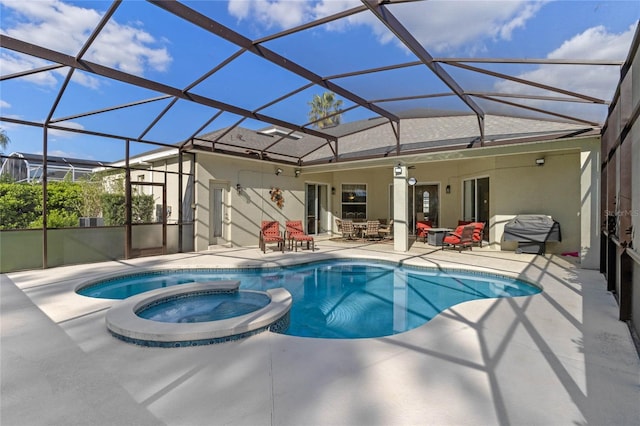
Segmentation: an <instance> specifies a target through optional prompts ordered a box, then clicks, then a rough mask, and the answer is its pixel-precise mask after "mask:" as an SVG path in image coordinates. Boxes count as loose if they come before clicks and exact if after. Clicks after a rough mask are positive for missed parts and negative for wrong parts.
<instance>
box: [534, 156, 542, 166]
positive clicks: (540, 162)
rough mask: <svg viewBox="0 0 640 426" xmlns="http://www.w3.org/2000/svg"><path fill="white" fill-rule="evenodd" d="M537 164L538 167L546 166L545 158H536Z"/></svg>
mask: <svg viewBox="0 0 640 426" xmlns="http://www.w3.org/2000/svg"><path fill="white" fill-rule="evenodd" d="M536 164H537V165H538V166H544V158H536Z"/></svg>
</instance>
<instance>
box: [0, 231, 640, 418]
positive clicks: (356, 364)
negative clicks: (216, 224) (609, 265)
mask: <svg viewBox="0 0 640 426" xmlns="http://www.w3.org/2000/svg"><path fill="white" fill-rule="evenodd" d="M316 246H317V248H318V250H316V251H315V252H313V253H312V252H309V251H306V250H303V251H298V252H297V253H285V254H284V255H283V254H282V253H280V252H277V251H269V250H268V251H267V253H266V254H263V253H262V252H261V251H260V250H258V249H257V248H243V249H220V250H215V251H210V252H207V253H188V254H179V255H169V256H164V257H148V258H141V259H134V260H126V261H115V262H105V263H99V264H90V265H79V266H70V267H61V268H53V269H48V270H36V271H25V272H20V273H12V274H7V275H2V276H1V279H2V282H1V286H0V287H1V290H2V293H1V302H2V310H1V326H2V340H1V356H2V364H1V372H2V377H1V379H2V382H1V385H2V387H1V394H0V395H1V407H0V408H1V410H0V412H1V414H0V416H1V417H0V423H1V424H2V425H3V426H12V425H30V426H31V425H41V424H47V425H65V426H68V425H159V424H167V425H181V426H182V425H222V424H224V425H465V424H469V425H496V424H500V425H525V424H526V425H588V424H590V425H605V424H608V425H631V424H637V422H638V419H639V418H640V404H638V401H640V361H639V357H638V353H637V351H636V348H635V346H634V342H633V340H632V338H631V336H630V332H629V329H628V327H627V325H626V324H625V323H624V322H620V321H618V319H617V305H616V303H615V300H614V298H613V296H612V295H611V293H609V292H607V291H606V284H605V281H604V278H603V277H602V275H601V274H600V273H599V272H598V271H592V270H582V269H580V268H579V267H576V265H575V264H574V263H572V261H573V259H571V258H563V257H561V256H552V255H546V256H536V255H530V254H515V253H507V252H498V251H495V250H491V249H488V248H483V249H478V248H474V249H473V251H466V252H462V253H458V252H457V251H444V252H443V251H439V250H434V248H433V247H430V246H428V245H425V244H423V243H422V242H418V243H415V244H413V245H412V247H411V249H410V251H409V252H407V253H396V252H394V251H393V245H392V244H366V243H363V244H354V243H349V244H342V243H340V242H335V241H329V240H319V241H317V242H316ZM332 257H338V258H339V257H373V258H384V259H387V260H396V261H403V262H406V263H408V264H416V265H424V266H441V267H467V268H473V269H482V270H491V271H495V272H502V273H507V274H514V273H515V274H519V275H520V276H521V277H523V278H526V279H528V280H532V281H534V282H537V283H540V284H541V285H542V286H543V287H544V291H543V293H541V294H539V295H535V296H532V297H522V298H510V299H491V300H478V301H473V302H467V303H464V304H461V305H457V306H454V307H452V308H450V309H448V310H446V311H445V312H443V313H441V314H440V315H439V316H437V317H436V318H435V319H433V320H431V321H430V322H428V323H427V324H425V325H424V326H421V327H419V328H417V329H414V330H411V331H409V332H406V333H403V334H399V335H395V336H390V337H383V338H375V339H359V340H324V339H309V338H299V337H292V336H286V335H280V334H274V333H270V332H265V333H261V334H259V335H256V336H252V337H250V338H247V339H244V340H240V341H235V342H230V343H224V344H217V345H209V346H199V347H189V348H177V349H162V348H145V347H140V346H136V345H132V344H128V343H124V342H121V341H119V340H117V339H115V338H113V337H112V336H111V335H109V333H108V332H107V331H106V328H105V320H104V317H105V311H106V310H107V309H108V307H109V306H110V303H111V302H109V301H104V300H92V299H89V298H85V297H82V296H78V295H76V294H75V293H74V291H73V290H74V289H75V287H76V286H77V285H78V284H79V283H81V282H82V281H84V280H88V279H92V278H96V277H98V276H102V275H105V274H116V273H122V272H130V271H134V270H139V269H140V268H177V267H232V266H251V265H264V266H266V265H276V264H288V263H296V262H302V261H308V260H318V259H324V258H332Z"/></svg>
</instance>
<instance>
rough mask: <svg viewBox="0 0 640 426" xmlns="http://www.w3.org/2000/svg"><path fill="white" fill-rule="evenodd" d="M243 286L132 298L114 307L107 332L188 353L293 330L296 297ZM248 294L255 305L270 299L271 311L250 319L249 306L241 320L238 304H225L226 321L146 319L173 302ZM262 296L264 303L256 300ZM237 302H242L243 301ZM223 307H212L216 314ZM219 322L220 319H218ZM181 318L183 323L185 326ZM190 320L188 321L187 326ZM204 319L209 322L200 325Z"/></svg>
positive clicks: (219, 284)
mask: <svg viewBox="0 0 640 426" xmlns="http://www.w3.org/2000/svg"><path fill="white" fill-rule="evenodd" d="M239 286H240V281H211V282H202V283H192V284H183V285H179V286H173V287H168V288H161V289H157V290H153V291H148V292H145V293H141V294H139V295H136V296H132V297H129V298H127V299H124V300H123V301H121V302H119V303H118V304H116V305H114V306H113V307H112V308H111V309H109V311H107V315H106V323H107V329H108V330H109V332H110V333H111V334H112V335H114V336H115V337H117V338H118V339H120V340H123V341H126V342H130V343H135V344H138V345H143V346H157V347H183V346H198V345H207V344H214V343H221V342H228V341H233V340H239V339H243V338H245V337H248V336H251V335H254V334H257V333H260V332H262V331H265V330H271V331H276V332H277V331H283V330H286V328H287V327H288V324H289V311H290V309H291V303H292V297H291V294H290V293H289V292H288V291H287V290H285V289H283V288H275V289H270V290H267V291H265V292H260V291H255V290H239V289H238V288H239ZM238 292H239V293H247V294H249V296H252V297H249V299H260V298H261V297H266V298H268V299H269V301H268V303H267V304H266V306H263V307H259V306H256V309H255V310H251V311H250V312H248V313H247V310H250V309H247V307H246V306H244V305H246V304H245V303H244V302H241V303H242V304H243V306H241V307H239V312H241V313H240V314H239V315H235V314H234V313H233V300H230V299H228V298H227V299H226V300H225V314H224V316H223V317H222V318H223V319H218V320H213V321H211V320H207V319H209V318H211V317H210V316H206V315H204V316H203V315H191V316H190V315H189V314H185V315H177V316H176V315H169V317H175V318H176V319H177V321H176V322H167V321H166V320H162V319H161V320H159V321H156V320H153V319H146V318H142V317H141V316H140V315H139V313H140V312H144V311H145V310H149V309H150V308H155V307H157V306H159V305H162V304H163V303H165V302H168V301H170V302H171V303H172V305H173V306H176V303H177V305H178V306H179V304H180V302H181V301H184V302H185V303H188V302H189V301H190V300H189V299H190V298H192V297H201V296H203V295H204V296H207V297H209V296H211V297H212V298H213V299H215V297H216V295H221V296H222V295H229V294H230V293H238ZM255 296H258V297H255ZM234 299H236V300H242V298H240V299H237V298H234ZM219 306H220V305H219V304H218V305H212V310H215V309H217V308H218V307H219ZM214 317H215V316H214ZM181 318H182V319H183V320H182V322H181ZM184 318H186V320H184ZM199 319H203V320H199Z"/></svg>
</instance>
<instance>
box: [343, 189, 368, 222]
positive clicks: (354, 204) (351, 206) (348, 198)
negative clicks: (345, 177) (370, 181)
mask: <svg viewBox="0 0 640 426" xmlns="http://www.w3.org/2000/svg"><path fill="white" fill-rule="evenodd" d="M342 218H343V219H353V220H365V219H366V218H367V185H365V184H357V183H356V184H354V183H350V184H342Z"/></svg>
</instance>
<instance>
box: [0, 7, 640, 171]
mask: <svg viewBox="0 0 640 426" xmlns="http://www.w3.org/2000/svg"><path fill="white" fill-rule="evenodd" d="M183 3H185V4H186V5H187V6H189V7H191V8H193V9H195V10H197V11H198V12H200V13H203V14H205V15H208V16H211V17H213V18H214V19H216V20H217V21H218V22H220V23H222V24H223V25H225V26H227V27H229V28H231V29H233V30H234V31H236V32H238V33H241V34H242V35H244V36H245V37H247V38H249V39H252V40H255V39H259V38H261V37H264V36H267V35H269V34H273V33H277V32H279V31H281V30H284V29H287V28H291V27H294V26H297V25H300V24H302V23H305V22H309V21H311V20H314V19H317V18H319V17H322V16H326V15H327V14H331V13H335V12H339V11H342V10H346V9H348V8H350V7H353V6H358V5H360V4H361V3H360V2H359V1H342V0H329V1H291V0H289V1H280V0H272V1H266V0H256V1H249V0H232V1H229V2H227V1H185V2H183ZM110 4H111V2H104V1H58V0H37V1H36V0H0V17H1V26H0V28H1V31H2V33H3V34H5V35H8V36H10V37H13V38H17V39H20V40H24V41H28V42H31V43H37V44H40V45H43V46H45V47H47V48H49V49H52V50H56V51H59V52H63V53H65V54H69V55H74V56H75V55H76V54H77V52H78V51H79V49H80V48H81V46H82V45H83V43H84V42H85V40H86V39H87V36H88V35H89V34H90V33H91V31H92V30H93V28H94V27H95V25H96V23H97V22H98V20H99V19H100V17H101V16H102V15H103V14H104V12H105V11H106V10H107V9H108V7H109V6H110ZM390 10H391V11H392V12H393V13H394V14H395V15H396V16H397V17H398V19H399V20H400V21H401V23H402V24H403V25H404V26H406V27H407V28H408V29H409V30H410V31H411V32H412V33H413V34H414V36H415V37H416V39H417V40H418V41H419V42H420V43H421V44H422V45H423V46H424V47H425V48H426V49H427V50H428V51H429V53H430V54H431V55H432V56H434V57H491V58H571V59H615V60H620V61H622V60H624V59H626V55H627V52H628V49H629V46H630V43H631V40H632V37H633V34H634V31H635V25H636V24H637V21H638V19H639V18H640V2H636V1H516V0H509V1H500V2H488V1H437V0H432V1H425V2H417V3H404V4H399V5H392V6H390ZM265 46H266V47H268V48H269V49H271V50H273V51H275V52H276V53H279V54H281V55H284V56H287V57H290V58H291V59H292V60H294V61H296V62H297V63H299V64H300V65H302V66H304V67H306V68H308V69H310V70H312V71H313V72H315V73H317V74H319V75H321V76H330V75H336V74H340V73H346V72H351V71H357V70H363V69H367V68H374V67H381V66H386V65H391V64H394V63H401V62H409V61H414V60H416V58H415V57H414V56H413V55H412V54H410V52H408V51H407V49H406V48H405V47H404V46H401V45H399V44H398V42H397V41H396V40H395V39H394V38H393V37H391V36H390V33H389V32H388V30H387V29H386V28H384V27H383V26H382V25H381V24H380V23H379V22H378V21H377V20H376V19H375V18H374V16H373V15H372V14H370V13H365V14H362V13H361V14H357V15H353V16H351V17H349V18H346V19H343V20H341V21H340V22H335V23H331V24H328V25H323V26H321V27H317V28H313V29H310V30H306V31H303V32H301V33H297V34H294V35H291V36H288V37H285V38H282V39H277V40H273V41H269V42H267V43H265ZM310 47H311V48H310ZM237 50H238V48H237V46H235V45H232V44H231V43H228V42H226V41H223V40H221V39H219V38H217V37H215V36H214V35H212V34H210V33H208V32H205V31H204V30H202V29H199V28H195V27H193V26H191V25H187V24H186V23H184V22H181V21H179V20H178V19H177V18H176V17H174V16H173V15H170V14H168V13H167V12H165V11H164V10H162V9H161V8H159V7H157V6H154V5H153V4H149V3H147V2H144V1H138V0H125V1H124V2H123V4H122V5H121V6H120V7H119V8H118V10H117V11H116V13H115V15H114V16H113V18H112V19H111V21H110V23H109V25H108V26H107V27H106V28H105V30H104V31H103V32H102V33H101V35H100V36H99V37H98V39H97V40H96V41H95V43H94V44H93V45H92V46H91V48H90V49H89V51H88V52H87V53H86V55H85V56H84V58H85V59H87V60H89V61H92V62H96V63H99V64H101V65H105V66H108V67H112V68H116V69H119V70H122V71H126V72H129V73H132V74H135V75H138V76H142V77H145V78H149V79H153V80H157V81H160V82H162V83H164V84H167V85H170V86H173V87H177V88H181V89H182V88H184V87H187V86H188V85H189V84H191V83H192V82H194V81H195V80H197V79H198V78H199V77H200V76H202V75H203V74H204V73H206V72H207V71H209V70H211V69H212V68H213V67H215V66H216V65H217V64H218V63H220V62H221V61H223V60H225V59H226V58H228V57H229V56H230V55H232V54H233V53H235V52H236V51H237ZM0 52H1V53H0V54H1V55H2V57H1V60H2V62H1V73H2V75H9V74H13V73H18V72H22V71H24V70H28V69H33V68H37V67H41V66H43V65H46V64H47V63H46V62H45V61H42V60H39V59H36V58H33V57H27V56H22V55H17V54H15V52H12V51H9V50H8V49H2V50H1V51H0ZM486 67H487V68H490V69H495V70H496V71H499V72H507V73H512V74H516V75H518V76H520V77H522V78H528V79H531V80H534V81H538V82H541V83H545V84H550V85H560V86H562V87H565V88H569V89H570V90H574V91H577V92H580V93H585V94H588V95H592V96H596V97H600V98H603V99H606V100H610V98H611V96H612V94H613V91H614V89H615V84H616V82H617V80H618V75H619V71H618V70H617V69H615V68H614V67H608V68H600V69H598V70H595V71H589V72H586V71H583V70H584V68H583V69H580V70H577V69H576V68H575V67H570V66H562V67H558V66H555V67H551V66H548V65H527V66H524V65H500V66H498V65H493V66H486ZM447 70H448V71H449V72H450V73H451V75H452V76H454V78H456V79H458V80H459V81H460V83H461V84H462V85H463V87H465V89H467V90H479V91H498V90H502V91H510V92H517V93H525V92H526V91H530V90H531V88H530V87H526V86H523V87H516V86H517V85H515V84H514V83H512V82H508V81H502V80H499V79H494V78H487V77H481V76H478V75H477V74H472V73H469V72H467V71H463V70H459V69H455V68H447ZM66 72H67V70H66V69H61V70H57V71H50V72H47V73H40V74H37V75H34V76H30V77H26V78H15V79H9V80H5V81H3V82H1V83H0V110H1V115H2V116H3V117H12V118H18V119H21V120H29V121H37V122H42V121H43V120H44V119H45V118H46V117H47V115H48V114H49V110H50V108H51V105H52V104H53V101H54V99H55V97H56V96H57V94H58V91H59V89H60V87H61V84H62V82H63V81H64V77H65V75H66ZM408 82H411V84H407V83H408ZM305 83H306V81H305V80H304V79H302V78H300V77H298V76H296V75H294V74H292V73H290V72H288V71H285V70H282V69H280V68H278V67H277V66H275V65H273V64H271V63H265V62H264V61H262V60H259V58H257V57H256V56H255V55H251V54H243V55H241V56H240V57H239V58H238V59H236V60H234V61H233V62H232V63H231V64H230V65H229V66H228V67H225V68H224V69H223V70H221V71H220V72H218V73H216V74H214V75H213V76H211V77H210V78H208V79H207V80H206V81H204V82H203V83H201V84H199V85H198V86H196V87H195V88H194V89H193V92H194V93H198V94H202V95H205V96H208V97H212V98H214V99H217V100H220V101H222V102H227V103H231V104H235V105H238V106H240V107H242V108H245V109H249V110H253V109H257V108H260V107H262V106H264V105H265V104H267V103H268V102H269V101H271V100H273V99H275V98H278V97H279V96H282V95H283V94H285V93H288V92H290V91H292V90H295V89H297V88H299V87H301V86H302V85H304V84H305ZM336 83H339V84H340V85H342V86H343V87H345V88H347V89H349V90H352V91H354V92H356V93H358V94H360V95H361V96H362V97H364V98H365V99H368V100H375V99H382V98H388V97H394V96H400V95H404V96H409V95H412V94H427V93H440V92H446V91H448V89H447V88H446V87H445V86H444V84H443V83H442V82H440V81H439V80H438V79H436V78H434V77H433V76H431V75H429V74H428V73H426V72H424V69H406V70H397V71H393V72H388V73H386V75H385V77H382V79H381V76H374V75H369V76H362V77H358V78H343V79H339V80H337V81H336ZM321 91H322V89H321V88H318V87H312V88H311V89H308V90H305V91H303V92H301V93H299V94H298V95H296V96H292V97H291V98H288V99H287V100H285V101H283V102H281V103H279V104H276V105H274V106H270V107H268V108H265V109H263V110H261V112H262V113H265V114H267V115H269V116H272V117H276V118H280V119H283V120H286V121H289V122H292V123H301V124H302V123H305V122H306V121H307V119H306V118H307V111H308V106H307V104H306V103H307V101H308V100H310V99H311V97H312V96H313V94H315V93H320V92H321ZM158 95H159V94H158V93H152V92H149V91H146V90H142V89H138V88H133V87H130V86H127V85H125V84H123V83H118V82H114V81H107V80H106V79H103V78H101V77H97V76H95V75H92V74H88V73H81V72H76V73H75V74H74V77H73V80H72V82H71V83H70V85H69V87H68V88H67V90H66V92H65V95H64V96H63V98H62V100H61V102H60V104H59V105H58V107H57V109H56V111H55V114H54V117H55V118H62V117H72V116H74V115H75V114H79V113H83V112H87V111H94V110H99V109H102V108H107V107H111V106H115V105H121V104H125V103H128V102H135V101H139V100H142V99H149V98H154V97H156V96H158ZM167 103H168V100H159V101H156V102H151V103H149V104H145V105H142V106H139V107H135V108H130V109H126V110H119V111H114V112H111V113H107V114H100V115H96V116H90V117H83V118H81V119H73V118H72V119H69V120H66V121H65V122H64V125H65V126H68V127H73V128H80V129H90V130H94V131H102V132H107V133H112V134H117V135H127V136H131V135H141V134H142V133H143V132H144V130H145V129H146V128H147V126H148V125H149V124H150V121H151V120H152V119H153V118H154V117H156V115H157V114H158V113H159V112H160V111H161V110H162V109H163V108H164V106H165V105H167ZM350 105H351V103H350V101H348V100H345V103H344V106H345V107H348V106H350ZM424 107H426V108H438V109H462V110H464V106H463V105H462V104H461V102H460V101H459V100H457V99H455V98H443V99H433V100H430V101H428V102H427V101H420V102H414V103H403V104H401V105H400V104H395V103H388V104H385V108H389V109H390V110H392V111H393V109H394V108H397V109H403V108H407V109H408V108H424ZM483 107H484V106H483ZM488 108H491V106H488ZM563 108H567V111H569V112H570V111H571V109H572V108H583V107H582V106H576V105H566V106H563ZM214 112H215V111H212V110H211V109H208V108H204V107H201V106H197V105H191V104H190V103H188V102H183V101H180V102H178V104H177V105H176V106H175V107H174V108H172V109H171V110H170V111H169V113H168V114H167V115H166V116H165V117H164V118H163V119H162V120H161V121H160V122H159V123H158V124H157V125H156V126H155V127H153V128H152V129H151V130H149V132H148V133H146V134H145V136H144V138H145V139H149V140H156V141H161V142H166V143H177V142H181V141H183V140H184V139H185V138H187V137H189V136H190V135H191V133H192V132H193V131H194V130H195V129H197V128H199V127H200V126H202V125H203V123H205V122H206V121H207V120H208V119H209V118H210V117H211V116H212V115H213V113H214ZM489 112H494V111H491V110H489ZM495 112H496V113H497V112H499V110H496V111H495ZM593 115H594V116H596V118H599V117H601V116H602V108H601V109H600V110H598V111H594V113H593ZM371 116H373V113H372V112H371V111H368V110H365V109H362V108H359V109H356V110H353V111H350V112H348V113H347V114H345V117H344V120H345V121H353V120H359V119H364V118H369V117H371ZM239 118H240V117H238V116H236V115H233V114H229V113H223V114H222V115H220V117H219V118H218V119H216V120H215V121H214V122H213V123H212V124H211V125H210V126H209V127H207V129H206V130H207V131H210V130H215V129H218V128H221V127H224V126H227V125H230V124H233V123H235V122H236V121H237V120H238V119H239ZM242 125H243V126H246V127H254V128H259V127H263V126H265V124H264V123H259V122H252V121H251V120H247V121H245V122H244V123H243V124H242ZM0 127H1V128H2V129H4V130H5V131H6V132H7V135H8V136H9V137H10V139H11V143H10V145H9V147H8V148H7V149H6V151H7V152H12V151H21V152H30V153H41V152H42V130H40V129H37V128H29V127H26V126H19V125H16V124H13V123H9V122H0ZM152 148H154V147H149V146H139V145H136V144H134V148H133V152H134V153H136V152H140V151H142V150H148V149H152ZM123 149H124V148H123V144H122V143H121V142H116V141H112V140H109V139H104V138H97V137H88V136H85V135H81V134H77V133H70V132H60V131H52V132H51V133H50V136H49V148H48V152H49V154H50V155H60V156H67V157H78V158H88V159H96V160H105V161H111V160H116V159H120V158H122V157H123V156H124V151H123Z"/></svg>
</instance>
